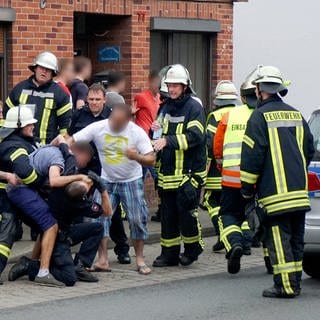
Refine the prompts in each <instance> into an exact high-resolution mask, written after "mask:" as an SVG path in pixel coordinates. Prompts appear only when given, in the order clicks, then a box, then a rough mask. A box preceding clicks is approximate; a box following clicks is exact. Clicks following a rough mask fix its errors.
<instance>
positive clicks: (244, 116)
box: [214, 105, 253, 188]
mask: <svg viewBox="0 0 320 320" xmlns="http://www.w3.org/2000/svg"><path fill="white" fill-rule="evenodd" d="M252 112H253V110H252V109H250V108H249V107H248V106H247V105H243V106H239V107H237V108H235V109H233V110H231V111H230V112H229V113H228V114H226V115H225V116H224V117H223V118H222V120H221V122H220V124H219V126H218V130H217V133H216V139H215V146H214V148H215V157H216V158H217V159H221V160H222V167H223V169H222V185H223V186H227V187H232V188H241V182H240V161H241V147H242V140H243V137H244V133H245V129H246V125H247V121H248V119H249V118H250V115H251V114H252Z"/></svg>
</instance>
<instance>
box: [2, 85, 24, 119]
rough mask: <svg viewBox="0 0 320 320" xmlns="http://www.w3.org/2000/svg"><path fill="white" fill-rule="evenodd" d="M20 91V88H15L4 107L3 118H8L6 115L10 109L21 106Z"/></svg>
mask: <svg viewBox="0 0 320 320" xmlns="http://www.w3.org/2000/svg"><path fill="white" fill-rule="evenodd" d="M19 92H20V90H19V88H18V86H15V87H14V88H13V89H12V90H11V92H10V94H9V96H8V97H7V99H6V101H5V103H4V106H3V116H4V117H6V114H7V112H8V110H9V109H11V108H13V107H15V106H17V105H19V94H20V93H19Z"/></svg>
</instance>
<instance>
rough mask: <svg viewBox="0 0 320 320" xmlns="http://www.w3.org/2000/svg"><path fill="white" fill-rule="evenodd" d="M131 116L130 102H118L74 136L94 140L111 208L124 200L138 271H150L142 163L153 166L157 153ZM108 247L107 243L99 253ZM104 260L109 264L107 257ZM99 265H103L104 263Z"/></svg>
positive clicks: (145, 272)
mask: <svg viewBox="0 0 320 320" xmlns="http://www.w3.org/2000/svg"><path fill="white" fill-rule="evenodd" d="M130 119H131V107H130V106H127V105H125V104H118V105H115V106H114V107H113V110H112V114H111V116H110V118H109V119H106V120H102V121H99V122H95V123H93V124H91V125H89V126H87V127H86V128H84V129H83V130H81V131H79V132H77V133H76V134H74V135H73V137H72V139H73V141H76V142H77V141H87V142H91V141H92V142H94V144H95V145H96V147H97V150H98V153H99V159H100V162H101V166H102V177H103V178H104V179H105V180H106V184H107V189H108V192H109V196H110V200H111V203H112V208H113V210H115V209H116V207H117V206H118V205H119V203H120V202H121V204H122V206H123V209H124V211H125V212H126V214H127V219H128V222H129V226H130V233H131V239H132V240H133V245H134V249H135V254H136V262H137V267H138V271H139V273H141V274H149V273H150V272H151V270H150V268H149V267H148V266H147V265H146V264H145V261H144V257H143V246H144V240H146V239H147V237H148V231H147V220H148V209H147V206H146V202H145V199H144V190H143V180H142V166H144V167H150V166H153V165H154V162H155V155H154V151H153V147H152V145H151V143H150V139H149V137H148V136H147V134H146V133H145V132H144V131H143V129H141V128H140V127H138V126H137V125H136V124H134V123H133V122H131V121H130ZM105 245H106V240H104V246H105ZM105 251H106V247H105V248H101V250H99V253H101V254H103V252H105ZM99 262H100V263H101V260H100V259H99ZM104 263H105V267H106V266H107V261H105V262H104ZM97 267H98V268H97V269H100V270H101V268H103V266H101V264H100V265H98V266H97ZM103 269H104V268H103Z"/></svg>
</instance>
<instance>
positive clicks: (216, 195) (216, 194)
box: [204, 189, 221, 235]
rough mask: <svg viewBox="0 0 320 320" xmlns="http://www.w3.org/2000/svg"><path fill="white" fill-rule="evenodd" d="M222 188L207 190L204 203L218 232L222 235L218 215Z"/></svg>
mask: <svg viewBox="0 0 320 320" xmlns="http://www.w3.org/2000/svg"><path fill="white" fill-rule="evenodd" d="M220 202H221V190H209V189H208V190H206V191H205V194H204V205H205V207H206V208H207V210H208V215H209V217H210V219H211V221H212V224H213V226H214V228H215V231H216V234H217V235H220V230H219V224H218V216H219V212H220Z"/></svg>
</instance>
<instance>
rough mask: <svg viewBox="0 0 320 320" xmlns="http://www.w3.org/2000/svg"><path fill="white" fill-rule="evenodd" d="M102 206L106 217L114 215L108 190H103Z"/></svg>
mask: <svg viewBox="0 0 320 320" xmlns="http://www.w3.org/2000/svg"><path fill="white" fill-rule="evenodd" d="M101 207H102V210H103V216H104V217H111V216H112V207H111V202H110V198H109V195H108V192H107V191H103V192H102V193H101Z"/></svg>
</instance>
